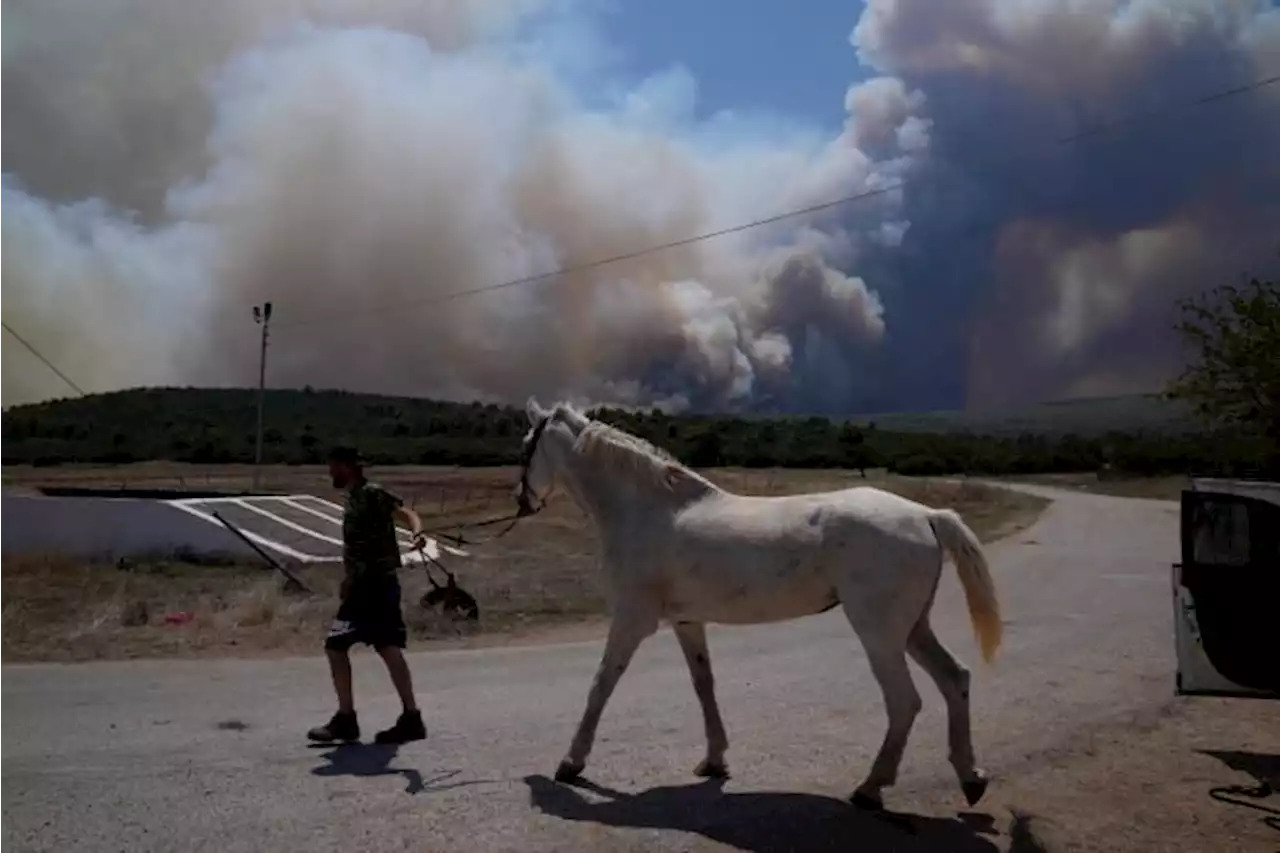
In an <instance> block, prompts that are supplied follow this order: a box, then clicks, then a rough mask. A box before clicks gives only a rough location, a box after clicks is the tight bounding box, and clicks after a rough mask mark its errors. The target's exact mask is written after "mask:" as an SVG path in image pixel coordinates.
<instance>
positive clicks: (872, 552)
mask: <svg viewBox="0 0 1280 853" xmlns="http://www.w3.org/2000/svg"><path fill="white" fill-rule="evenodd" d="M925 512H927V509H926V508H924V507H922V506H921V505H919V504H915V503H914V502H912V501H909V500H907V499H905V498H901V497H899V496H897V495H893V494H892V493H889V492H883V491H880V490H878V489H869V488H855V489H846V490H842V491H838V492H823V493H811V494H800V495H788V496H783V497H747V496H738V495H730V494H723V493H722V494H720V495H716V496H713V497H712V498H709V499H707V500H704V501H700V502H697V503H695V504H692V505H690V506H688V507H686V508H685V509H684V510H683V511H681V512H680V513H679V514H678V515H677V517H676V519H675V529H674V531H673V534H674V535H673V536H672V539H671V542H670V547H669V550H668V549H664V550H665V552H666V553H665V556H664V557H663V558H662V561H661V565H655V566H652V567H651V569H652V571H653V572H655V574H656V575H658V577H659V578H660V581H659V586H660V587H661V588H662V590H663V598H664V605H665V606H664V609H665V610H666V611H667V612H668V615H669V616H674V617H675V618H688V619H690V620H698V621H709V622H730V623H753V622H767V621H776V620H783V619H794V618H798V617H801V616H807V615H811V614H815V613H820V612H823V611H825V610H829V609H831V608H832V607H833V606H834V605H835V604H836V603H837V601H838V598H837V593H836V590H837V587H839V586H840V585H841V584H842V583H843V582H844V581H843V579H845V578H847V577H848V576H849V573H850V572H851V571H859V570H866V569H871V568H872V567H873V565H876V564H879V563H882V562H886V561H889V562H893V561H895V558H896V554H897V553H899V552H898V549H899V548H904V549H910V550H912V551H915V550H917V548H918V546H919V545H923V544H926V543H925V540H924V538H923V537H924V536H925V535H926V534H927V535H928V536H929V537H930V539H929V542H930V543H932V541H933V540H932V538H931V537H932V532H931V531H930V530H929V527H928V523H927V516H925V515H924V513H925ZM900 553H906V552H905V551H903V552H900Z"/></svg>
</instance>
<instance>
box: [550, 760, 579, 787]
mask: <svg viewBox="0 0 1280 853" xmlns="http://www.w3.org/2000/svg"><path fill="white" fill-rule="evenodd" d="M584 766H585V765H583V764H574V763H573V762H572V761H570V760H568V759H567V758H566V759H565V760H564V761H561V762H560V766H559V767H557V768H556V781H557V782H562V783H565V784H568V783H569V782H576V781H578V777H579V776H581V775H582V768H583V767H584Z"/></svg>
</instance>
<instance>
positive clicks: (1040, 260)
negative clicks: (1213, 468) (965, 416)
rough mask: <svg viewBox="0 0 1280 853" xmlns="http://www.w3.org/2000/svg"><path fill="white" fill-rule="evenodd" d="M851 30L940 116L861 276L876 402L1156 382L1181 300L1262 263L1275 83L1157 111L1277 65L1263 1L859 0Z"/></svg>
mask: <svg viewBox="0 0 1280 853" xmlns="http://www.w3.org/2000/svg"><path fill="white" fill-rule="evenodd" d="M853 41H854V44H855V46H856V47H857V48H858V50H859V52H860V56H861V57H862V59H863V60H864V61H866V62H869V63H871V64H873V65H874V66H876V67H877V68H878V69H879V70H880V71H882V72H883V73H886V74H891V75H894V76H896V77H898V78H899V79H902V80H904V81H905V82H906V83H907V85H908V86H909V87H912V88H917V89H919V90H920V91H923V92H925V93H926V94H927V96H928V99H929V109H928V117H929V118H930V119H932V121H933V126H932V134H931V140H930V156H929V160H928V162H927V163H925V164H922V165H921V168H920V169H919V170H918V171H917V172H916V173H915V174H914V175H913V176H912V182H911V189H910V191H909V192H908V194H907V205H906V211H905V217H906V218H907V219H909V220H910V221H911V223H912V228H911V230H910V231H909V232H908V234H907V237H906V240H905V242H904V244H903V246H902V247H901V249H900V250H899V251H898V252H897V253H896V254H895V255H894V256H893V257H886V258H881V259H879V263H880V264H881V265H882V274H880V275H872V274H871V273H870V272H867V273H866V275H867V278H868V280H869V281H871V282H873V283H875V284H876V285H877V287H879V288H880V290H881V293H882V294H883V296H884V301H885V307H886V315H887V317H888V319H889V323H890V329H891V333H890V336H889V339H888V341H887V343H886V351H887V352H886V355H888V359H887V360H888V361H889V362H890V363H891V364H892V365H893V367H894V368H895V369H896V371H897V373H896V377H895V382H894V383H893V384H891V385H889V384H887V385H886V386H884V387H883V388H882V391H881V393H882V395H883V396H882V397H881V398H880V399H879V400H878V401H877V402H878V406H877V407H878V408H898V407H903V406H912V405H919V404H920V403H921V402H923V401H929V402H931V403H932V404H933V405H938V406H951V405H965V404H966V403H967V404H968V405H970V406H971V407H979V408H981V407H991V406H999V405H1005V404H1016V403H1023V402H1027V401H1031V400H1039V399H1047V398H1053V397H1061V396H1086V395H1095V394H1108V393H1122V392H1130V391H1148V390H1154V389H1156V388H1158V387H1160V385H1161V384H1162V382H1163V381H1164V380H1165V379H1166V378H1168V376H1169V375H1170V372H1171V371H1172V370H1174V369H1175V368H1176V366H1177V365H1178V364H1179V363H1180V361H1181V359H1182V357H1183V353H1182V352H1181V351H1180V350H1179V348H1178V342H1177V340H1175V338H1174V335H1173V333H1172V331H1171V327H1172V324H1173V322H1174V320H1175V319H1176V318H1175V316H1174V311H1175V309H1174V304H1175V300H1176V299H1177V298H1178V297H1180V296H1185V295H1188V294H1190V293H1194V292H1198V291H1201V290H1203V289H1205V288H1207V287H1210V286H1213V285H1216V284H1221V283H1225V282H1230V281H1234V280H1236V279H1237V278H1238V276H1239V275H1240V274H1242V273H1244V272H1247V271H1252V272H1255V273H1261V272H1263V271H1266V270H1271V271H1274V270H1275V269H1276V266H1277V261H1280V207H1278V206H1277V201H1278V200H1280V154H1278V153H1277V152H1280V85H1273V86H1269V87H1266V88H1263V89H1261V90H1258V91H1255V92H1253V93H1250V94H1245V95H1241V96H1239V97H1235V98H1231V99H1224V100H1222V101H1220V102H1214V103H1209V104H1205V105H1202V106H1199V107H1194V108H1193V107H1186V108H1183V109H1167V110H1166V109H1165V108H1166V107H1169V106H1170V105H1178V104H1183V105H1185V104H1186V103H1187V102H1189V101H1191V100H1193V99H1195V98H1197V97H1200V96H1203V95H1208V94H1210V93H1213V92H1217V91H1223V90H1228V89H1232V88H1235V87H1243V86H1247V85H1249V84H1251V83H1252V82H1254V81H1256V80H1259V79H1264V78H1267V77H1270V76H1274V75H1276V74H1280V13H1278V12H1277V10H1276V9H1275V8H1273V7H1271V6H1270V5H1269V4H1266V3H1213V2H1186V1H1185V0H1182V1H1181V2H1169V0H1160V2H1154V0H1152V2H1126V3H1121V2H1092V3H1083V4H1082V3H1065V2H1049V1H1048V0H1041V2H995V0H986V2H979V0H964V2H956V3H948V4H945V11H944V9H943V4H936V3H931V2H927V0H895V2H875V1H874V0H873V2H872V3H870V4H869V7H868V9H867V11H866V13H865V14H864V15H863V18H862V20H861V21H860V23H859V24H858V27H857V29H856V30H855V32H854V36H853ZM1130 119H1132V120H1130ZM1126 120H1129V121H1126ZM1091 128H1100V130H1099V131H1098V132H1096V133H1090V132H1089V131H1090V129H1091ZM1055 140H1070V141H1066V142H1063V143H1062V144H1055Z"/></svg>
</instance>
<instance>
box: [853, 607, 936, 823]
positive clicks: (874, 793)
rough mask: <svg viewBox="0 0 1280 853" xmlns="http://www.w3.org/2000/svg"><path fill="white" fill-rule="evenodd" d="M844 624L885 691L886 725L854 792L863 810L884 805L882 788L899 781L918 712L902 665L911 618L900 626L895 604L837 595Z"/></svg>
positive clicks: (916, 696)
mask: <svg viewBox="0 0 1280 853" xmlns="http://www.w3.org/2000/svg"><path fill="white" fill-rule="evenodd" d="M841 602H842V603H843V604H844V609H845V614H846V615H847V616H848V617H849V623H850V624H851V625H852V626H853V630H854V631H855V632H857V634H858V638H859V639H861V640H862V645H863V648H865V649H866V652H867V660H868V661H869V662H870V663H871V672H872V674H873V675H875V677H876V681H877V682H879V684H880V690H881V691H882V693H883V694H884V707H885V712H886V714H887V715H888V717H889V727H888V729H887V731H886V732H885V735H884V742H883V743H882V744H881V745H880V751H879V752H878V753H876V757H875V761H873V762H872V763H871V772H870V773H868V774H867V778H866V780H865V781H863V783H862V784H861V785H859V786H858V789H857V791H855V792H854V794H853V798H852V799H853V803H854V805H856V806H860V807H863V808H880V807H881V805H882V803H883V798H882V795H881V790H882V789H883V788H887V787H889V786H890V785H893V784H894V783H895V782H896V781H897V780H898V766H899V765H900V764H901V763H902V754H903V752H905V751H906V748H907V738H908V737H909V736H910V735H911V726H912V724H913V723H915V719H916V715H917V714H919V713H920V708H921V705H922V703H921V700H920V693H919V692H918V691H917V690H916V685H915V682H914V681H912V679H911V670H910V669H909V668H908V667H907V657H906V635H907V634H908V633H909V632H910V627H909V625H910V622H908V623H907V625H908V627H906V628H904V627H902V626H901V625H898V624H897V623H898V622H899V621H901V620H898V619H896V618H895V617H896V615H897V614H896V613H895V612H894V611H895V610H896V609H897V608H895V607H893V606H890V607H888V608H884V609H881V610H877V609H875V608H873V607H869V606H862V605H860V604H858V603H856V600H851V599H850V598H848V597H845V596H844V595H842V596H841Z"/></svg>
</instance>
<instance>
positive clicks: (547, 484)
mask: <svg viewBox="0 0 1280 853" xmlns="http://www.w3.org/2000/svg"><path fill="white" fill-rule="evenodd" d="M525 412H526V414H527V415H528V417H529V432H527V433H526V434H525V437H524V444H523V446H522V447H521V450H520V483H519V485H518V486H517V487H516V503H517V504H519V507H520V512H521V513H522V514H524V515H528V514H531V513H534V512H537V511H538V510H539V509H541V508H542V506H543V505H544V504H545V503H546V502H547V500H548V499H549V498H550V497H551V494H552V492H553V491H554V490H555V487H556V482H557V480H558V477H559V473H560V469H561V466H562V464H563V463H564V454H565V452H566V451H567V449H568V448H570V447H572V446H573V441H574V438H575V437H576V436H577V434H578V432H580V431H581V430H582V428H583V427H585V426H586V425H587V424H588V423H589V421H588V420H587V418H586V416H585V415H581V414H579V413H578V412H575V411H574V410H573V409H572V408H570V407H569V406H567V405H558V406H556V407H555V408H553V409H544V408H542V406H540V405H538V401H537V400H535V399H534V398H532V397H530V398H529V402H528V403H526V404H525Z"/></svg>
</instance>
